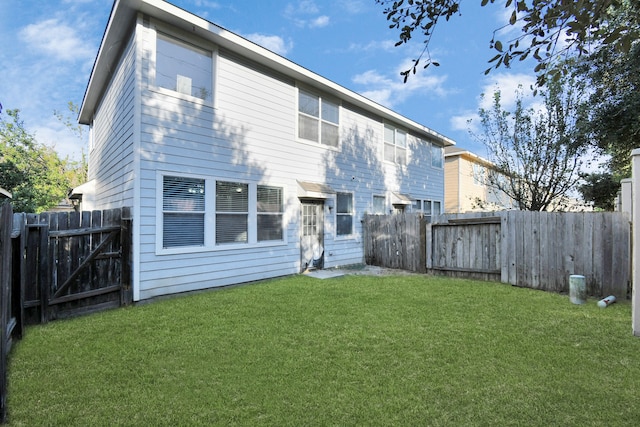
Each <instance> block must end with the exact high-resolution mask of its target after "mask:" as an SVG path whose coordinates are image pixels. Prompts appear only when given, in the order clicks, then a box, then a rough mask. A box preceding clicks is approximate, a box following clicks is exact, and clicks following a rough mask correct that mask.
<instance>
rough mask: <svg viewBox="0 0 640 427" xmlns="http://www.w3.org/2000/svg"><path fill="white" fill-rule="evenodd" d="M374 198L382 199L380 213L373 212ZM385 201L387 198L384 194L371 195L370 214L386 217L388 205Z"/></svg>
mask: <svg viewBox="0 0 640 427" xmlns="http://www.w3.org/2000/svg"><path fill="white" fill-rule="evenodd" d="M376 197H380V198H383V199H384V207H383V208H382V213H377V212H375V207H376V205H375V203H374V200H375V198H376ZM387 200H388V198H387V196H386V195H385V194H372V195H371V213H372V214H374V215H386V214H387V210H388V209H389V208H388V207H387V205H388V203H387Z"/></svg>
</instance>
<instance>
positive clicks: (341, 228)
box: [336, 193, 353, 236]
mask: <svg viewBox="0 0 640 427" xmlns="http://www.w3.org/2000/svg"><path fill="white" fill-rule="evenodd" d="M336 198H337V200H336V202H337V208H336V234H337V235H338V236H345V235H349V234H352V233H353V194H351V193H338V194H337V195H336Z"/></svg>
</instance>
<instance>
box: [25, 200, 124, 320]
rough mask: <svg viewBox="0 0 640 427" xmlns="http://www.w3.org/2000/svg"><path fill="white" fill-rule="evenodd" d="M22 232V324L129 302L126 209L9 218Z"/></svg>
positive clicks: (49, 213)
mask: <svg viewBox="0 0 640 427" xmlns="http://www.w3.org/2000/svg"><path fill="white" fill-rule="evenodd" d="M16 223H17V224H20V226H21V227H22V229H23V234H24V242H25V243H24V246H23V250H24V253H23V254H22V255H21V258H22V259H23V262H24V263H25V265H27V266H31V267H30V268H26V269H24V277H23V281H24V287H23V289H24V309H25V318H26V322H27V323H37V322H40V323H45V322H47V321H49V320H52V319H59V318H64V317H71V316H75V315H80V314H85V313H90V312H94V311H99V310H102V309H105V308H109V307H118V306H122V305H127V304H129V303H130V302H131V298H132V294H131V286H130V281H131V280H130V266H129V259H130V253H131V220H130V213H129V208H123V209H111V210H105V211H91V212H46V213H42V214H15V215H14V227H15V224H16Z"/></svg>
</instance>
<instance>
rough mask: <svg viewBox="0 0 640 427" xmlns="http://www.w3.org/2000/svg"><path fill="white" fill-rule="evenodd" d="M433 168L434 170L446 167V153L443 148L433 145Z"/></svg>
mask: <svg viewBox="0 0 640 427" xmlns="http://www.w3.org/2000/svg"><path fill="white" fill-rule="evenodd" d="M431 166H433V167H434V168H442V167H443V166H444V152H443V150H442V147H438V146H437V145H435V144H431Z"/></svg>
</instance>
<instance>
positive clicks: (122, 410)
mask: <svg viewBox="0 0 640 427" xmlns="http://www.w3.org/2000/svg"><path fill="white" fill-rule="evenodd" d="M25 335H26V336H25V338H24V339H23V340H22V341H20V342H18V343H17V344H16V345H15V347H14V349H13V351H12V354H11V357H10V361H9V371H10V372H9V400H8V416H9V424H10V425H25V426H41V425H64V426H71V425H77V426H111V425H171V426H174V425H175V426H177V425H180V426H182V425H221V426H229V425H242V426H260V425H270V426H316V425H317V426H329V425H332V426H353V425H358V426H390V425H394V426H418V425H420V426H423V425H424V426H427V425H428V426H474V425H478V426H506V425H521V426H552V425H553V426H589V425H593V426H604V425H606V426H617V425H629V426H637V425H640V338H636V337H633V336H632V333H631V306H630V304H629V303H628V302H622V303H616V304H614V305H612V306H611V307H609V308H606V309H600V308H598V307H597V306H596V301H595V300H589V302H588V304H585V305H580V306H578V305H574V304H571V303H570V301H569V297H568V296H566V295H557V294H551V293H545V292H541V291H533V290H529V289H519V288H513V287H510V286H508V285H502V284H495V283H485V282H475V281H464V280H454V279H446V278H434V277H429V276H388V277H386V276H384V277H380V276H377V277H374V276H346V277H342V278H335V279H330V280H317V279H312V278H309V277H305V276H298V277H289V278H285V279H279V280H272V281H267V282H262V283H258V284H254V285H249V286H242V287H235V288H230V289H225V290H220V291H213V292H205V293H199V294H192V295H188V296H180V297H176V298H170V299H165V300H161V301H156V302H154V303H151V304H144V305H138V306H134V307H130V308H125V309H118V310H113V311H108V312H104V313H101V314H98V315H92V316H87V317H83V318H77V319H73V320H65V321H56V322H52V323H49V324H47V325H43V326H35V327H31V328H29V329H28V330H27V332H26V334H25Z"/></svg>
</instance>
